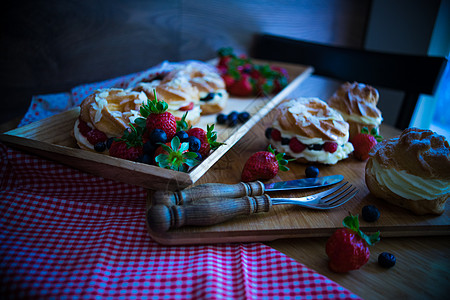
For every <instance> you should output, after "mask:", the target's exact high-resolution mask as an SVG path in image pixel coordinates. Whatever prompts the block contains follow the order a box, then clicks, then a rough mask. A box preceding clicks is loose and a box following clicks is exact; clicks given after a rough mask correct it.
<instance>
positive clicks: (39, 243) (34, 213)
mask: <svg viewBox="0 0 450 300" xmlns="http://www.w3.org/2000/svg"><path fill="white" fill-rule="evenodd" d="M0 186H1V190H0V298H1V299H294V298H295V299H355V298H358V297H357V296H356V295H354V294H352V293H351V292H349V291H348V290H346V289H344V288H343V287H341V286H339V285H338V284H336V283H335V282H333V281H331V280H329V279H328V278H326V277H324V276H322V275H320V274H318V273H316V272H314V271H312V270H310V269H308V268H307V267H305V266H304V265H302V264H300V263H298V262H296V261H295V260H293V259H291V258H290V257H288V256H286V255H284V254H282V253H280V252H278V251H276V250H274V249H272V248H270V247H268V246H266V245H264V244H261V243H250V244H217V245H202V246H172V247H166V246H162V245H159V244H157V243H156V242H154V241H152V240H151V238H150V236H149V235H148V233H147V231H146V226H145V199H146V192H145V190H144V189H142V188H139V187H135V186H131V185H127V184H124V183H119V182H115V181H112V180H106V179H103V178H99V177H95V176H92V175H89V174H86V173H83V172H80V171H78V170H75V169H71V168H69V167H66V166H63V165H61V164H58V163H54V162H51V161H48V160H45V159H42V158H39V157H36V156H33V155H29V154H25V153H22V152H19V151H16V150H13V149H11V148H8V147H6V146H4V145H1V144H0Z"/></svg>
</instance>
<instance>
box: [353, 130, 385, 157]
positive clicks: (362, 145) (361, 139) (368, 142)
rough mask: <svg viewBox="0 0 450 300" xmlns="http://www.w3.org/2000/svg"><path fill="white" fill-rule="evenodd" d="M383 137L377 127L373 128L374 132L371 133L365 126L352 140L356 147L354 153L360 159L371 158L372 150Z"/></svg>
mask: <svg viewBox="0 0 450 300" xmlns="http://www.w3.org/2000/svg"><path fill="white" fill-rule="evenodd" d="M382 139H383V138H382V137H381V136H379V135H378V134H377V130H376V128H373V129H372V132H371V133H370V134H369V130H368V129H367V127H364V128H363V129H362V130H361V133H358V134H357V135H355V136H354V137H353V139H352V140H351V141H350V142H351V143H352V144H353V148H354V150H353V155H354V156H355V158H356V159H358V160H361V161H364V160H367V159H368V158H369V152H370V150H371V149H372V148H373V146H375V145H376V144H377V143H378V142H379V141H381V140H382Z"/></svg>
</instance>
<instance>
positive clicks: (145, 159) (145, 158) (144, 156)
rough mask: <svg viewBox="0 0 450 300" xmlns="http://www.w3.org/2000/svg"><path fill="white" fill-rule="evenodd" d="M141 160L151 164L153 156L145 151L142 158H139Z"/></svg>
mask: <svg viewBox="0 0 450 300" xmlns="http://www.w3.org/2000/svg"><path fill="white" fill-rule="evenodd" d="M139 162H141V163H144V164H147V165H151V164H152V156H151V155H149V154H147V153H144V154H143V155H142V156H141V157H140V158H139Z"/></svg>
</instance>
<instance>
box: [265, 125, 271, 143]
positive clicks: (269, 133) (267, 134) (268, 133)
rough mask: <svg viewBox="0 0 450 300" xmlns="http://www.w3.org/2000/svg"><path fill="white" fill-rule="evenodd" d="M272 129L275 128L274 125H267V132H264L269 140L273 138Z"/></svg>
mask: <svg viewBox="0 0 450 300" xmlns="http://www.w3.org/2000/svg"><path fill="white" fill-rule="evenodd" d="M272 130H273V128H272V127H267V129H266V132H265V133H264V134H265V136H266V138H267V139H268V140H270V139H271V138H272Z"/></svg>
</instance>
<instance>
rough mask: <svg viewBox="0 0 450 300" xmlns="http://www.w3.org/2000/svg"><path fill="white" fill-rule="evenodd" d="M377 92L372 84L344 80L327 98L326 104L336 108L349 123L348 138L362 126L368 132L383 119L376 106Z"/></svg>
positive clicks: (359, 130) (376, 126)
mask: <svg viewBox="0 0 450 300" xmlns="http://www.w3.org/2000/svg"><path fill="white" fill-rule="evenodd" d="M378 99H379V94H378V91H377V89H375V88H374V87H372V86H369V85H365V84H362V83H358V82H353V83H350V82H346V83H344V84H343V85H341V86H340V87H339V89H338V90H337V91H336V92H335V93H334V94H333V95H332V96H331V98H330V99H328V105H330V106H331V107H332V108H334V109H335V110H337V111H338V112H339V113H340V114H341V115H342V117H343V118H344V120H345V121H346V122H347V123H348V124H349V132H350V140H351V139H352V138H353V137H354V136H355V135H356V134H358V133H361V130H362V128H363V127H366V128H368V129H369V132H370V131H371V130H372V129H373V128H376V129H377V130H378V127H379V126H380V124H381V122H382V121H383V118H382V115H381V111H380V110H379V109H378V108H377V104H378Z"/></svg>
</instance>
